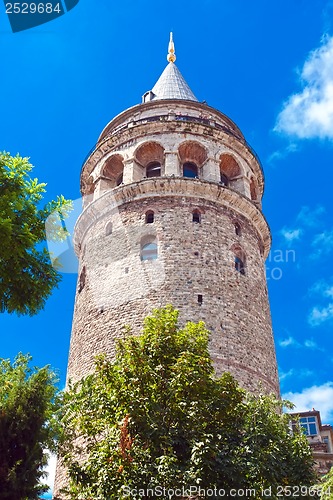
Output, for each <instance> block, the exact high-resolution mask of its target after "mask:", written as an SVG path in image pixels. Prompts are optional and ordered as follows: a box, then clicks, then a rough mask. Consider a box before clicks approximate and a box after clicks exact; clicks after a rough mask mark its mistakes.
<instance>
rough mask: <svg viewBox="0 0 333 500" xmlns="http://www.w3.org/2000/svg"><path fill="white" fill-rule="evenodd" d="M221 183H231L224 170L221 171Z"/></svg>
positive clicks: (223, 184)
mask: <svg viewBox="0 0 333 500" xmlns="http://www.w3.org/2000/svg"><path fill="white" fill-rule="evenodd" d="M220 184H221V185H222V186H228V184H229V179H228V177H227V176H226V175H225V174H224V173H223V172H221V177H220Z"/></svg>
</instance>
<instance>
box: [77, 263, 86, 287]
mask: <svg viewBox="0 0 333 500" xmlns="http://www.w3.org/2000/svg"><path fill="white" fill-rule="evenodd" d="M85 284H86V266H83V268H82V271H81V273H80V279H79V287H78V292H79V293H81V292H82V290H83V289H84V287H85Z"/></svg>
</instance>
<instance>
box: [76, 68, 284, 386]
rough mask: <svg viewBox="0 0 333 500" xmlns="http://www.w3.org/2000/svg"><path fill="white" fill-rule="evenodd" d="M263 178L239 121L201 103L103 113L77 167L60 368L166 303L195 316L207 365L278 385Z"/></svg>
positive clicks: (109, 343)
mask: <svg viewBox="0 0 333 500" xmlns="http://www.w3.org/2000/svg"><path fill="white" fill-rule="evenodd" d="M170 64H172V63H170ZM153 90H154V89H153ZM263 187H264V179H263V172H262V169H261V166H260V162H259V160H258V158H257V157H256V155H255V153H254V152H253V150H252V149H251V148H250V146H249V145H248V144H247V143H246V141H245V139H244V137H243V135H242V133H241V132H240V130H239V129H238V128H237V127H236V126H235V124H234V123H233V122H232V121H231V120H230V119H229V118H227V117H226V116H225V115H223V114H222V113H220V112H218V111H217V110H215V109H213V108H211V107H209V106H207V105H206V104H202V103H199V102H197V101H194V100H186V99H172V98H168V99H158V100H151V101H148V102H145V103H143V104H141V105H138V106H135V107H133V108H130V109H128V110H127V111H125V112H123V113H122V114H120V115H119V116H117V117H116V118H114V119H113V120H112V121H111V122H110V123H109V124H108V126H107V127H106V128H105V129H104V131H103V132H102V134H101V136H100V138H99V141H98V143H97V146H96V149H95V150H94V152H93V153H92V154H91V155H90V157H89V158H88V160H87V161H86V163H85V165H84V167H83V170H82V173H81V189H82V194H83V197H84V208H83V212H82V214H81V216H80V218H79V220H78V222H77V225H76V230H75V246H76V251H77V253H78V256H79V261H80V270H79V280H78V288H77V294H76V301H75V313H74V321H73V330H72V337H71V347H70V355H69V364H68V378H70V379H72V380H77V379H79V378H81V377H82V376H84V375H86V374H87V373H88V372H89V371H91V370H92V368H93V362H94V357H95V356H96V354H98V353H107V354H108V355H109V356H110V357H112V356H113V355H114V352H115V342H116V339H117V338H119V337H121V336H122V335H123V326H124V325H131V327H132V329H133V333H135V334H138V333H140V331H141V328H142V320H143V318H144V317H145V316H146V315H147V314H149V313H151V311H152V309H153V308H155V307H161V306H164V305H165V304H168V303H171V304H172V305H173V306H175V307H176V308H177V309H179V310H180V320H181V322H182V323H184V322H186V321H189V320H191V321H199V320H204V321H205V323H206V326H207V328H208V329H209V330H210V332H211V336H210V353H211V356H212V359H213V362H214V366H215V368H216V372H217V373H218V374H220V373H221V372H223V371H225V370H227V371H230V372H231V373H232V374H233V375H234V376H235V377H236V379H237V380H238V381H239V382H240V384H241V385H242V386H243V387H245V388H247V389H250V390H252V391H258V390H259V387H258V384H260V386H261V388H262V390H263V391H264V392H274V393H275V394H279V385H278V376H277V367H276V359H275V348H274V341H273V336H272V327H271V318H270V309H269V301H268V295H267V285H266V277H265V259H266V257H267V255H268V253H269V250H270V243H271V237H270V231H269V228H268V225H267V223H266V220H265V218H264V216H263V214H262V212H261V197H262V193H263Z"/></svg>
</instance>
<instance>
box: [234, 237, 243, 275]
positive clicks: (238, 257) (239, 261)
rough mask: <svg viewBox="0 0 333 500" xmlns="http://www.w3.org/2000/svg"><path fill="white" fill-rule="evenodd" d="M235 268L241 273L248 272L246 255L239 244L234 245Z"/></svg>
mask: <svg viewBox="0 0 333 500" xmlns="http://www.w3.org/2000/svg"><path fill="white" fill-rule="evenodd" d="M232 251H233V253H234V265H235V269H236V271H237V272H238V273H240V274H246V255H245V253H244V251H243V250H242V248H241V247H240V246H239V245H236V244H235V245H233V246H232Z"/></svg>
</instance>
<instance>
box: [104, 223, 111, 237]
mask: <svg viewBox="0 0 333 500" xmlns="http://www.w3.org/2000/svg"><path fill="white" fill-rule="evenodd" d="M109 234H112V222H108V223H107V225H106V226H105V236H109Z"/></svg>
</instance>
